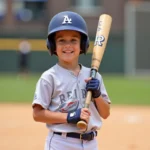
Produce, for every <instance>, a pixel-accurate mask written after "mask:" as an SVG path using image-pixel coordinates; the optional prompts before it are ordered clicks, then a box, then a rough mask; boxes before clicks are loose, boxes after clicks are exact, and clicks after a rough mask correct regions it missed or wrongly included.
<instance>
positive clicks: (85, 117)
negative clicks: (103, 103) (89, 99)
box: [80, 108, 91, 123]
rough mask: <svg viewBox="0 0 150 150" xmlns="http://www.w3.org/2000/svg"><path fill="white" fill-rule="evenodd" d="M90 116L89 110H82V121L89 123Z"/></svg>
mask: <svg viewBox="0 0 150 150" xmlns="http://www.w3.org/2000/svg"><path fill="white" fill-rule="evenodd" d="M90 115H91V113H90V111H89V110H88V109H87V108H82V109H81V114H80V118H81V120H84V121H85V122H86V123H88V122H89V119H90Z"/></svg>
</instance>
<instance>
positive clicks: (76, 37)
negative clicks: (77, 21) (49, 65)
mask: <svg viewBox="0 0 150 150" xmlns="http://www.w3.org/2000/svg"><path fill="white" fill-rule="evenodd" d="M80 41H81V35H80V33H79V32H77V31H72V30H64V31H59V32H56V35H55V42H56V53H57V56H58V58H59V60H61V61H65V62H72V61H73V60H77V59H78V57H79V55H80Z"/></svg>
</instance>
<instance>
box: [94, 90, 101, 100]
mask: <svg viewBox="0 0 150 150" xmlns="http://www.w3.org/2000/svg"><path fill="white" fill-rule="evenodd" d="M99 96H101V92H100V88H98V90H95V91H92V97H93V98H98V97H99Z"/></svg>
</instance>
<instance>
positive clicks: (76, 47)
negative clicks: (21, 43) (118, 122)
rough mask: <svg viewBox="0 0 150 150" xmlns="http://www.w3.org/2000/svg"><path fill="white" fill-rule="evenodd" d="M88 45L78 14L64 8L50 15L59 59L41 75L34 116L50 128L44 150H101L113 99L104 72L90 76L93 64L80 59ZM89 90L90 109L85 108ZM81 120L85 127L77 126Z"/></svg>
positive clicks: (51, 43) (52, 45) (51, 46)
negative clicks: (100, 137)
mask: <svg viewBox="0 0 150 150" xmlns="http://www.w3.org/2000/svg"><path fill="white" fill-rule="evenodd" d="M88 47H89V37H88V31H87V26H86V23H85V21H84V19H83V18H82V17H81V16H80V15H79V14H77V13H75V12H71V11H64V12H60V13H58V14H56V15H55V16H54V17H53V18H52V19H51V21H50V23H49V26H48V37H47V48H48V50H49V52H50V54H51V55H53V54H55V55H56V56H57V58H58V63H57V64H55V65H54V66H53V67H51V68H50V69H48V70H47V71H45V72H44V73H43V74H42V75H41V77H40V79H39V80H38V82H37V84H36V90H35V95H34V100H33V103H32V107H33V118H34V120H35V121H38V122H43V123H46V125H47V128H48V130H49V132H48V136H47V138H46V142H45V150H61V149H62V150H71V149H72V150H91V149H92V150H98V144H97V141H96V136H97V130H98V129H100V128H101V126H102V120H101V118H104V119H106V118H107V117H108V116H109V114H110V99H109V97H108V94H107V91H106V89H105V86H104V82H103V79H102V76H101V75H100V74H99V73H97V76H96V78H89V76H90V68H87V67H85V66H83V65H82V64H80V63H79V62H78V59H79V55H80V54H82V53H83V54H86V52H87V50H88ZM88 90H90V91H92V102H91V103H90V107H89V109H87V108H84V102H85V97H86V92H87V91H88ZM80 120H84V121H85V122H86V123H87V124H88V127H87V129H86V131H83V130H82V129H79V128H77V126H76V124H77V122H78V121H80Z"/></svg>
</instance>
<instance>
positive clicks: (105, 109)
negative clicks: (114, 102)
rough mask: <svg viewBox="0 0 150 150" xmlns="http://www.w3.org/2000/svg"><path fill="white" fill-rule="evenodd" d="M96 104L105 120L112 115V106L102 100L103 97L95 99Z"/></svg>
mask: <svg viewBox="0 0 150 150" xmlns="http://www.w3.org/2000/svg"><path fill="white" fill-rule="evenodd" d="M94 102H95V104H96V107H97V110H98V112H99V114H100V116H101V117H102V118H103V119H106V118H107V117H108V116H109V115H110V104H109V103H108V102H107V101H105V100H104V99H103V98H102V96H99V97H98V98H95V99H94Z"/></svg>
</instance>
